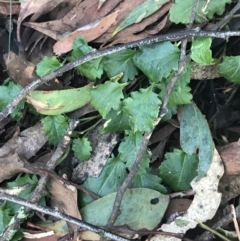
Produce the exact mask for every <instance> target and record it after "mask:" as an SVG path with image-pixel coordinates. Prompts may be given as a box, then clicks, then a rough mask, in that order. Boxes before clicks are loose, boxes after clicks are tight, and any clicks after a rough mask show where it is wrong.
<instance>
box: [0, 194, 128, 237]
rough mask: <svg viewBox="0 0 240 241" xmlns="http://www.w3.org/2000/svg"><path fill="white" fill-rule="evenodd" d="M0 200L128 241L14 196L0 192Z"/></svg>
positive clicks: (106, 235) (22, 210) (105, 235)
mask: <svg viewBox="0 0 240 241" xmlns="http://www.w3.org/2000/svg"><path fill="white" fill-rule="evenodd" d="M0 199H1V200H6V201H10V202H14V203H17V204H20V205H22V206H25V207H27V208H28V209H33V210H36V211H39V212H41V213H44V214H48V215H51V216H53V217H56V218H60V219H62V220H65V221H67V222H69V223H73V224H76V225H78V226H79V227H82V228H84V229H87V230H89V231H92V232H95V233H97V234H100V235H103V236H104V237H106V238H110V239H111V240H116V241H129V239H126V238H123V237H121V236H118V235H116V234H113V233H110V232H108V231H106V230H104V229H102V228H98V227H96V226H94V225H91V224H88V223H86V222H83V221H81V220H79V219H77V218H74V217H72V216H69V215H66V214H63V213H60V212H58V211H56V210H55V209H52V208H48V207H43V206H39V205H37V204H34V203H31V202H29V201H26V200H24V199H22V198H18V197H16V196H11V195H8V194H4V193H1V192H0ZM20 211H21V212H24V208H23V207H22V208H21V209H20ZM1 240H4V241H6V240H9V239H3V238H2V237H1Z"/></svg>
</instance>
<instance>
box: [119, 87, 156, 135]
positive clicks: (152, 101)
mask: <svg viewBox="0 0 240 241" xmlns="http://www.w3.org/2000/svg"><path fill="white" fill-rule="evenodd" d="M152 88H153V87H152V86H149V87H148V88H146V89H140V90H139V91H134V92H132V93H131V97H128V98H127V99H124V100H123V108H122V110H123V111H124V112H125V113H126V114H127V116H128V117H129V120H130V124H131V127H132V130H133V132H137V131H139V132H150V131H151V130H152V128H153V126H154V122H155V121H156V119H157V116H158V112H159V108H160V105H161V100H160V99H159V98H158V95H157V94H156V93H154V92H153V91H152Z"/></svg>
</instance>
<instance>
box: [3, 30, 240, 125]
mask: <svg viewBox="0 0 240 241" xmlns="http://www.w3.org/2000/svg"><path fill="white" fill-rule="evenodd" d="M231 36H240V31H225V32H216V31H202V30H199V29H191V30H185V31H181V32H176V33H169V34H162V35H156V36H153V37H150V38H147V39H143V40H137V41H133V42H130V43H126V44H123V45H119V46H116V47H110V48H107V49H103V50H98V51H92V52H90V53H89V54H86V55H84V56H83V57H80V58H78V59H76V60H74V61H73V62H70V63H68V64H66V65H64V66H63V67H61V68H59V69H57V70H55V71H53V72H51V73H50V74H48V75H46V76H44V77H42V78H39V79H37V80H35V81H34V82H32V83H31V84H29V85H27V86H26V87H25V89H23V90H22V91H21V92H20V93H19V94H18V95H17V96H16V97H15V98H14V99H13V100H12V101H11V103H9V104H8V105H7V107H6V108H5V109H4V110H3V111H2V112H0V121H1V120H3V119H4V118H5V117H7V116H8V115H9V114H11V113H12V111H13V109H14V108H15V107H16V106H17V104H18V103H19V102H20V101H21V100H22V99H23V98H25V97H26V96H27V95H28V94H29V93H30V92H31V91H33V90H34V89H36V88H37V87H39V86H40V85H42V84H44V83H46V82H48V81H50V80H51V79H53V78H55V77H57V76H61V75H62V74H63V73H65V72H67V71H69V70H71V69H73V68H75V67H76V66H79V65H81V64H83V63H86V62H88V61H90V60H92V59H96V58H99V57H103V56H106V55H110V54H113V53H117V52H120V51H122V50H126V49H129V48H136V47H140V46H143V45H148V44H152V43H156V42H162V41H167V40H168V41H174V40H181V39H184V38H187V37H212V38H223V39H228V38H229V37H231Z"/></svg>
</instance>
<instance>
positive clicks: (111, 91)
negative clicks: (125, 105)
mask: <svg viewBox="0 0 240 241" xmlns="http://www.w3.org/2000/svg"><path fill="white" fill-rule="evenodd" d="M125 86H126V84H120V83H118V82H116V81H114V82H112V81H106V82H105V83H104V84H100V85H98V86H96V87H95V88H92V89H91V91H90V95H91V101H90V103H91V105H92V106H93V107H94V108H96V109H97V110H98V111H99V113H100V114H101V116H102V117H103V118H105V117H106V115H107V114H108V113H109V111H110V110H111V109H114V110H117V109H119V107H120V102H121V99H123V98H124V96H123V93H122V90H123V88H124V87H125Z"/></svg>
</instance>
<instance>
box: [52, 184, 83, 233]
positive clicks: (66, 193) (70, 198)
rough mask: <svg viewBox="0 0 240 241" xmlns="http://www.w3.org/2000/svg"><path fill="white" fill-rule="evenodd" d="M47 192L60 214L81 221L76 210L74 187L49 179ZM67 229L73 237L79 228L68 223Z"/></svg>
mask: <svg viewBox="0 0 240 241" xmlns="http://www.w3.org/2000/svg"><path fill="white" fill-rule="evenodd" d="M49 191H50V193H51V195H52V200H53V201H54V203H55V206H57V208H58V210H59V211H60V212H63V213H65V214H67V215H70V216H73V217H75V218H77V219H79V220H81V219H82V217H81V214H80V212H79V209H78V202H77V189H76V187H74V186H72V185H67V184H64V183H63V182H62V181H60V180H57V179H51V182H50V190H49ZM68 228H69V232H70V234H71V236H73V235H74V234H76V232H77V230H78V228H79V227H78V226H77V225H75V224H72V223H68Z"/></svg>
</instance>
